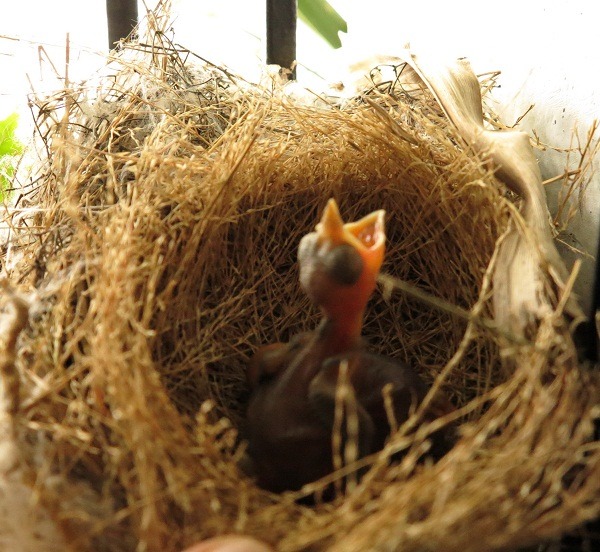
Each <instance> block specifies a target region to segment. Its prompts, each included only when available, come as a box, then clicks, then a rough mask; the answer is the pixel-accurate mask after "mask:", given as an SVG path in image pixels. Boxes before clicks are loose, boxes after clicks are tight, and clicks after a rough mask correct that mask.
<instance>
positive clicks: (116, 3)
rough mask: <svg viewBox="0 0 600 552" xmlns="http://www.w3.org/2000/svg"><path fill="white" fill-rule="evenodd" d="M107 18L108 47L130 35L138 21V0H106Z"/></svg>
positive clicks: (110, 48)
mask: <svg viewBox="0 0 600 552" xmlns="http://www.w3.org/2000/svg"><path fill="white" fill-rule="evenodd" d="M106 19H107V22H108V49H109V50H112V49H113V48H114V47H115V43H116V42H119V40H121V39H122V38H126V37H127V36H129V33H131V31H132V30H133V28H134V27H135V26H136V25H137V23H138V5H137V0H106Z"/></svg>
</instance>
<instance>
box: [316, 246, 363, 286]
mask: <svg viewBox="0 0 600 552" xmlns="http://www.w3.org/2000/svg"><path fill="white" fill-rule="evenodd" d="M323 265H324V269H325V271H326V272H327V274H328V276H329V277H331V278H332V279H333V280H335V282H336V283H338V284H342V285H345V286H351V285H352V284H355V283H356V282H357V281H358V279H359V278H360V275H361V274H362V271H363V268H364V262H363V260H362V258H361V256H360V254H359V253H358V252H357V251H356V249H354V248H353V247H352V246H351V245H348V244H345V243H344V244H342V245H338V246H336V247H334V248H333V249H332V250H331V251H329V252H328V253H327V254H326V255H325V257H324V258H323Z"/></svg>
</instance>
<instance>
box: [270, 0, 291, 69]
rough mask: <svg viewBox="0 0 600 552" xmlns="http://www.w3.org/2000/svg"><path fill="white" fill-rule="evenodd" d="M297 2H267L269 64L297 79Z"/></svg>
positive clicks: (272, 0)
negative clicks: (284, 70)
mask: <svg viewBox="0 0 600 552" xmlns="http://www.w3.org/2000/svg"><path fill="white" fill-rule="evenodd" d="M296 18H297V15H296V0H267V64H276V65H280V66H281V67H283V68H285V69H289V70H291V71H292V77H291V78H292V79H295V78H296V71H295V68H294V62H295V61H296Z"/></svg>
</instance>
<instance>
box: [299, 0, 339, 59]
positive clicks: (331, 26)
mask: <svg viewBox="0 0 600 552" xmlns="http://www.w3.org/2000/svg"><path fill="white" fill-rule="evenodd" d="M298 16H299V17H300V19H301V20H302V21H304V22H305V23H306V24H307V25H308V26H309V27H311V28H312V29H313V30H314V31H315V32H316V33H318V34H320V35H321V36H322V37H323V38H324V39H325V40H326V41H327V42H329V44H331V46H333V47H334V48H339V47H340V46H341V45H342V41H341V40H340V37H339V36H338V33H339V32H340V31H341V32H343V33H347V32H348V25H347V23H346V21H345V20H344V18H343V17H342V16H341V15H340V14H339V13H338V12H336V11H335V10H334V9H333V8H332V7H331V6H330V5H329V3H328V2H327V1H326V0H298Z"/></svg>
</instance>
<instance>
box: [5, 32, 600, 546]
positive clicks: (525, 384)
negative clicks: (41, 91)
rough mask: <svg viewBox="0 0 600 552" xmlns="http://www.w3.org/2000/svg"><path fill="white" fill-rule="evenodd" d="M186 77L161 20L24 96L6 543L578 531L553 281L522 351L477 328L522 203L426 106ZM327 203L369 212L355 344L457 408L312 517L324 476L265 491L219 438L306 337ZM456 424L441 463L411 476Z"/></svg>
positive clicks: (574, 432)
mask: <svg viewBox="0 0 600 552" xmlns="http://www.w3.org/2000/svg"><path fill="white" fill-rule="evenodd" d="M189 58H190V53H189V52H186V51H183V50H182V49H180V48H178V47H176V46H175V45H174V44H172V43H170V42H168V41H167V39H166V38H165V35H164V34H162V33H161V32H160V31H159V30H156V29H154V30H151V32H150V33H149V35H148V37H147V39H146V43H145V44H144V43H138V44H131V45H127V46H125V47H124V48H123V49H122V50H121V51H120V52H119V53H118V54H116V58H115V59H114V60H113V61H112V62H111V63H110V65H109V66H108V68H107V73H110V76H109V77H106V78H104V79H101V80H100V81H99V84H98V86H96V87H92V86H90V84H87V85H85V86H82V87H76V86H68V87H67V88H66V89H65V90H63V91H61V92H60V93H58V94H57V95H56V96H53V97H50V98H45V99H36V100H35V103H36V106H37V108H38V114H37V118H36V122H37V128H38V132H39V135H40V137H41V138H42V146H43V147H42V148H41V150H40V152H41V154H42V157H43V161H42V166H41V169H40V171H39V174H38V176H37V177H36V178H35V179H33V178H32V179H31V181H30V182H29V183H28V184H27V185H26V186H25V187H24V188H23V189H22V190H21V191H20V192H18V193H19V194H20V195H19V196H18V198H17V201H16V206H13V207H11V208H10V209H9V210H8V214H7V220H8V221H10V226H11V230H10V240H9V242H8V243H9V244H10V245H9V247H8V249H7V250H6V254H5V263H4V273H5V275H6V276H7V277H8V278H9V280H10V282H11V284H10V285H9V284H8V283H6V282H5V284H4V285H5V292H4V293H3V296H4V299H3V305H4V319H5V329H4V332H3V335H4V337H5V346H4V352H3V357H2V359H0V360H1V365H2V373H3V378H4V389H5V393H4V397H5V400H4V414H3V415H2V416H3V417H1V418H0V420H1V423H2V442H1V443H0V447H1V448H0V450H1V452H2V454H1V455H0V456H1V458H0V460H1V462H0V466H1V467H2V476H1V477H2V478H1V479H0V510H1V511H2V512H3V515H2V516H0V542H2V543H5V544H6V543H8V544H6V546H7V547H8V548H7V549H17V548H19V546H23V547H24V548H22V549H24V550H25V549H27V550H37V549H39V547H40V546H42V544H43V547H44V549H45V550H64V549H65V546H70V547H72V549H75V550H87V549H90V550H133V549H136V548H137V549H139V550H173V551H175V550H180V549H181V548H183V547H184V546H185V545H189V544H190V543H192V542H195V541H197V540H200V539H203V538H207V537H209V536H213V535H217V534H222V533H231V532H235V533H243V534H247V535H253V536H256V537H258V538H260V539H262V540H264V541H266V542H268V543H270V544H272V545H273V546H275V547H276V549H277V550H282V551H285V550H288V551H291V550H303V549H311V550H320V549H332V550H345V551H348V550H356V551H358V550H368V549H373V550H375V549H377V550H379V549H381V550H384V549H385V550H392V549H394V550H403V551H410V550H415V551H416V550H425V549H427V550H447V551H452V550H460V551H463V552H464V551H468V550H473V551H481V550H492V549H511V548H513V549H514V548H517V547H521V546H524V545H527V544H531V543H535V542H541V541H544V540H549V539H552V538H557V537H559V536H560V535H561V534H563V533H564V532H566V531H568V530H570V529H572V528H574V527H576V526H579V525H580V524H581V523H583V522H584V521H585V520H587V519H590V518H591V517H593V516H594V515H596V514H598V513H599V512H600V448H599V446H598V442H595V441H594V438H593V423H594V417H595V416H597V415H598V377H597V374H596V375H593V374H590V373H587V372H586V371H585V370H582V369H580V367H579V366H578V363H577V358H576V354H575V350H574V347H573V344H572V341H571V338H570V334H569V330H568V325H567V322H566V321H565V318H564V316H563V310H564V308H565V294H564V293H563V294H562V295H561V293H560V292H565V293H568V282H567V285H566V286H565V288H563V290H558V292H557V295H556V296H555V297H553V301H554V303H553V305H554V308H553V309H549V310H548V311H547V312H546V314H545V315H544V316H543V317H541V318H540V319H539V320H538V321H537V323H536V326H535V331H529V333H528V334H527V335H526V336H525V337H523V336H522V335H516V334H515V333H514V331H513V330H511V329H510V328H506V327H503V326H501V325H499V324H497V323H495V322H494V319H493V318H494V313H493V305H492V299H491V298H492V295H493V292H494V283H495V280H494V270H495V268H496V264H497V262H499V260H498V254H497V253H498V248H499V244H500V243H501V241H502V239H503V237H505V236H506V233H507V232H508V230H509V228H510V226H511V224H513V225H517V226H519V225H521V226H522V225H523V224H524V223H523V219H522V218H521V215H520V214H519V211H518V209H517V207H518V204H519V200H518V198H517V197H516V196H515V195H514V194H512V193H509V192H508V191H507V190H506V188H505V186H504V184H503V183H502V182H500V181H499V180H497V179H496V177H495V176H494V174H493V172H492V169H491V168H490V167H489V165H488V164H486V163H484V162H483V161H482V158H481V156H479V155H477V154H475V153H474V152H473V150H472V149H471V148H469V147H467V146H465V145H464V143H463V142H461V140H460V138H459V136H458V134H457V132H456V130H455V129H454V127H453V126H452V125H451V124H450V123H449V122H448V118H447V117H446V114H445V113H444V112H443V111H442V110H441V109H440V108H439V107H438V104H437V103H436V101H435V100H434V97H433V96H432V95H431V94H430V93H429V92H428V91H427V90H426V89H425V88H423V87H421V88H419V87H412V88H410V90H409V89H407V88H405V87H403V86H402V85H401V84H400V82H399V81H398V82H395V83H389V84H387V85H383V84H381V85H378V86H373V87H372V88H371V89H370V90H369V91H367V92H366V93H365V94H363V95H361V96H359V97H358V98H356V99H352V100H349V101H345V102H334V101H333V100H332V101H328V100H327V99H325V98H318V99H317V98H315V99H311V100H310V101H307V100H306V98H300V99H298V98H296V97H293V96H290V95H288V94H286V93H285V91H284V89H283V88H282V87H281V86H279V85H277V84H273V83H270V85H269V86H252V85H249V84H247V83H245V82H243V81H242V80H241V79H238V78H236V77H234V76H232V75H230V74H229V73H227V72H226V71H225V70H222V69H219V68H216V67H213V66H211V65H210V64H206V63H203V64H199V65H195V66H194V64H192V63H187V61H186V62H185V63H184V60H186V59H187V60H188V61H189ZM397 71H398V72H400V71H401V68H398V69H397ZM487 85H489V83H486V82H482V87H483V88H485V87H486V86H487ZM330 197H334V198H336V200H337V201H338V203H339V205H340V210H341V212H342V214H343V216H344V218H345V219H347V220H354V219H356V218H358V217H360V216H363V215H365V214H367V213H369V212H371V211H373V210H376V209H380V208H383V209H385V210H386V212H387V215H386V217H387V222H386V227H387V228H386V229H387V235H388V251H387V255H386V261H385V264H384V267H383V272H384V275H383V276H382V278H381V285H380V287H379V290H378V291H377V292H376V293H375V296H374V297H373V299H372V300H371V303H370V305H369V308H368V311H367V313H366V317H365V319H366V325H365V330H364V333H365V336H366V339H367V341H368V342H369V344H370V348H371V350H373V351H376V352H379V353H382V354H385V355H389V356H392V357H394V358H398V359H400V360H402V361H404V362H405V363H407V364H409V365H411V366H414V367H415V368H416V369H417V370H418V371H419V373H420V374H421V375H422V376H423V378H424V379H425V380H426V381H427V382H428V383H429V384H430V385H431V386H432V394H435V393H436V392H437V391H438V390H443V392H444V393H445V394H446V395H447V396H448V397H449V398H450V400H451V401H452V403H453V404H454V406H455V407H456V411H455V412H454V413H453V414H452V415H450V416H449V417H447V418H445V419H442V420H438V421H437V422H433V423H428V424H420V423H418V420H412V421H411V420H409V423H407V424H405V425H404V426H402V427H400V428H398V430H397V431H396V432H395V433H394V434H393V435H392V436H391V438H390V440H389V442H388V444H387V445H386V447H385V448H384V450H383V451H381V452H380V453H378V454H376V455H374V456H372V457H369V458H367V459H366V460H365V461H364V463H365V464H366V465H367V467H368V471H367V472H366V474H365V475H364V477H363V478H362V479H361V481H360V482H359V484H358V485H357V486H353V487H349V486H348V487H346V492H345V493H341V494H339V495H338V496H337V497H335V498H334V499H333V500H332V501H331V502H319V500H317V501H316V503H314V504H310V505H309V504H306V503H305V502H303V501H302V500H299V499H300V498H302V497H305V496H307V495H310V494H314V493H317V495H318V492H319V490H320V489H323V487H324V486H325V485H327V484H328V483H330V481H320V482H315V483H314V484H311V485H309V486H308V487H307V488H304V489H302V490H301V491H299V492H296V493H287V494H282V495H276V494H271V493H268V492H266V491H264V490H262V489H260V488H258V487H257V486H256V485H255V484H254V482H253V480H252V479H251V478H250V477H248V476H246V475H245V474H244V473H243V472H242V471H240V470H239V469H238V467H237V463H238V460H239V458H240V457H241V455H242V454H243V449H244V443H243V439H240V438H239V432H238V429H239V428H240V427H241V426H242V425H243V419H244V409H245V404H246V401H247V397H248V390H247V384H246V379H245V369H246V365H247V361H248V359H249V357H250V356H251V355H252V354H253V352H254V351H255V350H256V349H257V348H258V347H259V346H260V345H261V344H265V343H271V342H275V341H286V340H288V338H290V337H291V336H293V335H295V334H297V333H299V332H301V331H304V330H307V329H312V328H314V327H315V325H316V323H317V319H318V313H317V312H316V311H315V310H314V308H313V307H311V305H310V304H309V303H308V301H307V299H306V298H305V296H304V295H303V293H302V291H301V290H300V288H299V285H298V272H297V265H296V250H297V246H298V242H299V240H300V238H301V236H303V235H304V234H306V233H307V232H309V231H311V230H312V229H313V228H314V225H315V223H316V222H317V220H318V218H319V216H320V213H321V211H322V209H323V207H324V205H325V203H326V200H327V199H328V198H330ZM544 293H546V292H545V291H544ZM21 328H23V331H22V332H21V334H20V336H19V337H18V339H17V336H18V334H19V330H20V329H21ZM436 423H437V425H436ZM449 423H452V424H455V425H456V427H458V437H457V441H456V444H455V445H454V447H453V448H452V450H450V451H449V452H448V453H447V454H446V455H445V456H444V457H443V458H442V459H441V460H439V461H438V462H436V463H434V462H432V461H430V460H425V461H422V457H423V456H424V455H425V453H426V450H427V443H428V440H427V437H428V435H430V434H431V432H432V431H435V430H436V429H438V428H439V427H440V426H441V425H445V424H449ZM400 451H403V452H405V454H404V456H402V457H401V459H400V460H398V459H397V456H398V455H397V454H396V453H398V452H400ZM363 467H364V466H363ZM356 469H357V468H356V466H352V465H350V466H346V467H345V468H344V469H342V470H341V471H340V472H338V473H337V474H334V475H333V476H332V478H338V479H341V478H344V477H350V476H351V474H352V472H353V471H355V470H356ZM15 543H17V544H18V545H19V546H16V544H15ZM15 546H16V548H15ZM26 546H29V548H26Z"/></svg>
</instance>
